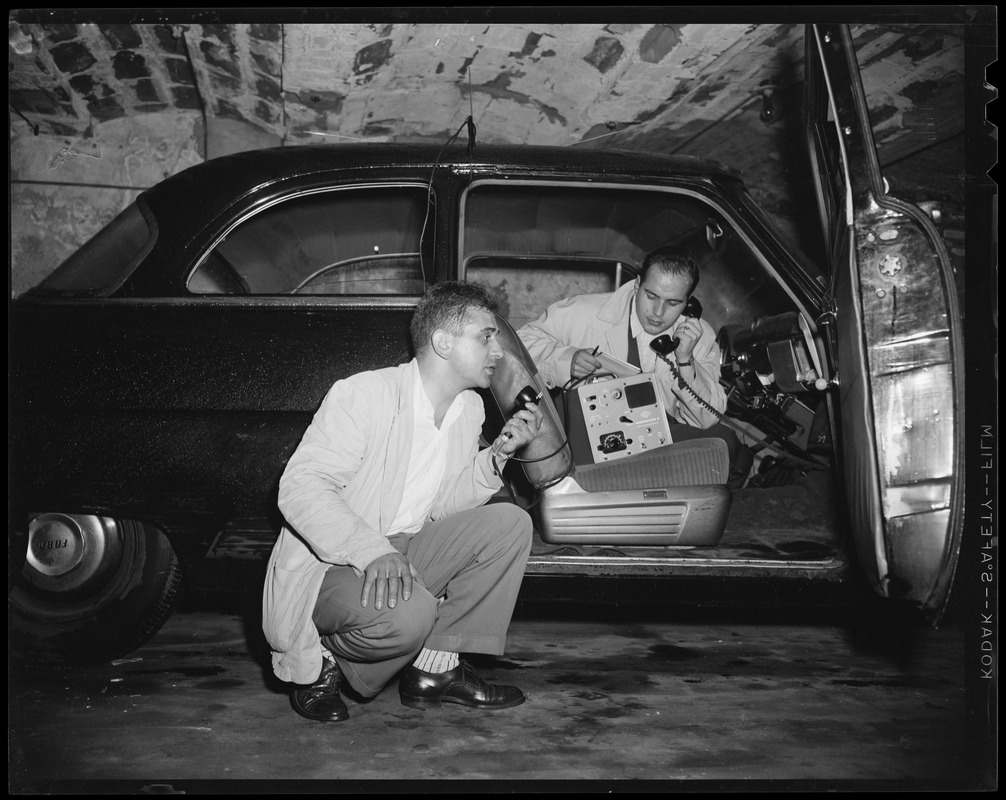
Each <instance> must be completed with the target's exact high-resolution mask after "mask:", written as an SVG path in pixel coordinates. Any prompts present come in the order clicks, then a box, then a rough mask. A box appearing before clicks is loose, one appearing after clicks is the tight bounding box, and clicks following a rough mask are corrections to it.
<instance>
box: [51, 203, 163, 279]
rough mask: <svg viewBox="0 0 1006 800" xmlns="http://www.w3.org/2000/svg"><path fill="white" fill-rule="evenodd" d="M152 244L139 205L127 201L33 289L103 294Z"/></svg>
mask: <svg viewBox="0 0 1006 800" xmlns="http://www.w3.org/2000/svg"><path fill="white" fill-rule="evenodd" d="M153 244H154V235H153V231H152V230H151V228H150V226H149V225H147V221H146V220H145V219H144V217H143V214H142V213H141V212H140V209H139V206H137V205H136V204H135V203H133V204H131V205H129V206H128V207H127V208H126V209H125V210H124V211H123V212H122V213H121V214H119V215H118V216H117V217H116V218H115V219H113V220H112V221H111V222H110V223H108V225H106V226H105V227H104V228H102V229H101V230H100V231H98V233H96V234H95V235H94V236H93V237H92V238H91V239H90V240H88V241H87V242H86V243H85V244H84V245H83V246H82V247H81V248H80V249H79V250H77V251H76V252H75V253H74V254H73V255H72V256H70V257H69V258H68V259H66V261H64V262H63V263H62V264H60V266H59V267H57V268H56V269H55V270H54V271H53V272H52V273H51V274H50V275H49V276H48V277H46V278H45V280H43V281H42V282H41V283H40V284H39V285H38V286H37V287H35V289H34V290H33V292H36V293H40V294H70V295H75V294H80V295H88V296H97V297H105V296H107V295H109V294H111V293H112V292H113V291H114V290H115V289H117V288H118V287H119V286H120V285H122V282H123V281H124V280H125V279H126V278H127V277H128V276H129V273H130V272H132V271H133V269H135V267H136V265H137V264H138V263H139V262H140V259H141V258H142V257H143V256H144V255H145V254H146V253H147V252H149V250H150V248H151V247H152V246H153Z"/></svg>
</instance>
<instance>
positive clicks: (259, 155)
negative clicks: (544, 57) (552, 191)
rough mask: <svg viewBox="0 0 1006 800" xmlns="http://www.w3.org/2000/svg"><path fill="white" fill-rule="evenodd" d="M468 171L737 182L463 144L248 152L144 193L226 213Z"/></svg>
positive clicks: (620, 159) (671, 160) (616, 161)
mask: <svg viewBox="0 0 1006 800" xmlns="http://www.w3.org/2000/svg"><path fill="white" fill-rule="evenodd" d="M435 165H437V166H440V167H462V166H463V167H469V168H471V169H473V170H474V171H477V172H481V173H486V172H502V173H506V172H507V171H508V170H513V171H514V172H521V173H524V172H531V173H535V172H538V173H542V174H549V175H570V176H577V175H584V176H591V177H594V178H597V177H599V176H605V175H609V176H612V177H614V176H616V175H627V176H634V175H639V176H642V175H650V176H666V177H679V178H707V179H708V178H712V179H718V180H719V181H722V182H730V183H733V182H739V180H740V179H739V178H738V177H737V176H735V175H732V174H731V173H729V172H727V171H726V170H725V169H723V168H722V167H719V166H717V165H715V164H712V163H710V162H708V161H703V160H702V159H699V158H695V157H693V156H681V155H673V156H666V155H659V154H654V153H643V152H631V151H625V150H598V149H586V148H577V147H558V146H540V145H495V144H493V145H481V144H480V145H476V146H475V148H474V149H473V151H472V152H471V154H469V152H468V146H467V143H466V142H461V141H458V142H456V143H454V144H452V145H451V146H450V147H444V146H442V145H434V144H386V143H361V144H331V145H297V146H292V147H274V148H267V149H262V150H249V151H246V152H243V153H235V154H232V155H227V156H220V157H218V158H214V159H210V160H209V161H206V162H203V163H202V164H197V165H195V166H192V167H189V168H188V169H186V170H184V171H182V172H180V173H178V174H177V175H174V176H171V177H169V178H166V179H165V180H164V181H162V182H161V183H159V184H157V185H156V186H154V187H153V188H151V189H148V190H147V191H146V193H145V194H146V195H147V198H148V200H149V201H151V202H152V203H153V204H155V205H160V203H161V202H164V201H166V200H167V199H168V198H169V197H170V196H172V195H175V194H176V193H179V192H182V193H184V194H186V195H188V194H189V193H190V192H191V191H192V187H193V184H198V191H199V193H200V198H201V203H202V204H204V205H205V206H206V207H220V206H221V205H226V204H227V203H228V202H230V201H231V200H233V199H234V198H235V197H238V196H240V195H242V194H244V193H245V192H248V191H251V190H252V189H254V188H256V187H258V186H262V185H263V184H267V183H271V182H274V181H276V180H278V179H286V178H297V177H305V176H310V175H312V174H315V173H324V172H327V171H330V170H339V169H342V170H345V169H350V170H364V171H366V170H379V169H385V168H396V167H397V168H402V169H403V170H404V169H412V170H430V169H432V168H433V167H434V166H435Z"/></svg>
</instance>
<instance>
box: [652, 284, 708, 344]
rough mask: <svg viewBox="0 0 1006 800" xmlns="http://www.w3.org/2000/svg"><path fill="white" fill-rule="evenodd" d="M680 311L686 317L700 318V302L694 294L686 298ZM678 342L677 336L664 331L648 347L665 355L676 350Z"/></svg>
mask: <svg viewBox="0 0 1006 800" xmlns="http://www.w3.org/2000/svg"><path fill="white" fill-rule="evenodd" d="M681 313H682V314H683V315H684V316H686V317H691V318H692V319H701V318H702V303H700V302H699V300H698V298H697V297H695V295H692V296H691V297H689V298H688V302H686V303H685V308H684V310H683V311H682V312H681ZM679 344H680V342H679V341H678V337H677V336H675V337H674V338H673V339H672V338H671V336H670V334H668V333H665V334H663V335H662V336H658V337H657V338H656V339H654V340H653V341H652V342H650V348H651V349H652V350H654V351H655V352H657V353H659V354H660V355H662V356H666V355H668V354H670V353H673V352H674V351H675V350H677V349H678V345H679Z"/></svg>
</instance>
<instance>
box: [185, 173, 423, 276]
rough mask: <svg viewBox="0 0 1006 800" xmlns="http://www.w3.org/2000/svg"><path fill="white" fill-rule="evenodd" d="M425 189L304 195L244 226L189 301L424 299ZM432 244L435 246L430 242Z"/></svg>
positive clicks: (209, 260)
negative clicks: (214, 297) (197, 297)
mask: <svg viewBox="0 0 1006 800" xmlns="http://www.w3.org/2000/svg"><path fill="white" fill-rule="evenodd" d="M429 202H430V201H429V193H428V190H427V188H426V187H424V186H405V187H403V186H393V187H375V186H370V187H360V188H355V187H354V188H346V189H338V190H330V191H323V192H313V193H310V194H301V195H298V196H296V197H294V198H291V199H288V200H285V201H283V202H279V203H274V204H272V205H270V206H268V207H267V208H265V209H263V210H262V211H260V212H258V213H256V214H254V215H252V216H250V217H247V218H245V219H244V220H242V221H241V222H239V223H238V224H237V225H235V226H234V227H233V228H232V229H231V230H229V231H228V232H227V233H226V234H225V235H224V236H223V237H222V238H221V239H219V240H218V241H217V243H216V244H215V245H214V247H213V248H212V249H211V250H210V251H209V252H207V253H206V255H205V256H204V257H203V258H202V259H201V261H200V263H199V265H198V266H197V267H196V269H195V270H194V271H193V273H192V275H191V276H190V278H189V281H188V284H187V285H188V289H189V291H190V292H192V293H194V294H224V295H244V294H251V295H277V294H281V295H282V294H311V295H374V294H377V295H421V294H422V293H423V291H424V288H425V286H426V281H427V280H428V279H429V275H427V274H425V273H430V274H432V242H431V241H430V242H427V243H426V244H425V252H424V248H423V247H422V246H421V242H423V234H424V231H426V232H427V233H430V232H431V231H432V229H433V225H432V224H431V222H430V220H431V219H432V215H430V218H429V219H428V217H427V208H428V205H429ZM429 239H430V240H432V234H430V236H429Z"/></svg>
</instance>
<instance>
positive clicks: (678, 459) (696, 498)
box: [489, 315, 733, 547]
mask: <svg viewBox="0 0 1006 800" xmlns="http://www.w3.org/2000/svg"><path fill="white" fill-rule="evenodd" d="M496 327H497V328H498V329H499V333H498V334H497V339H498V341H499V343H500V346H501V347H502V349H503V353H504V355H503V358H502V359H500V362H499V363H498V364H497V366H496V370H495V372H494V374H493V378H492V381H491V384H490V387H489V390H490V394H491V395H492V398H493V400H494V401H495V403H496V406H497V409H498V410H499V412H500V414H501V416H502V417H503V418H504V419H506V418H508V417H509V416H510V415H512V413H513V411H514V408H513V406H514V399H515V398H516V397H517V395H518V394H519V393H520V391H521V389H523V388H524V387H525V386H532V387H533V388H534V389H535V390H536V391H538V392H541V393H542V399H541V402H540V404H539V405H540V407H541V409H542V412H543V414H544V422H543V425H542V429H541V431H540V432H539V435H538V436H537V437H536V438H535V439H534V441H532V442H530V443H529V444H528V445H526V446H525V447H524V448H523V449H522V450H521V451H519V452H518V453H517V455H518V456H519V457H520V458H522V459H537V460H532V461H524V462H522V463H521V466H522V467H523V469H524V474H525V475H526V476H527V479H528V481H529V482H530V483H531V485H532V486H533V487H534V488H535V489H536V490H538V491H540V492H542V498H541V502H540V503H539V504H538V506H537V508H536V513H537V516H538V520H537V522H538V529H539V532H540V534H541V538H542V539H543V540H544V541H546V542H548V543H549V544H593V545H609V544H610V545H644V546H670V547H673V546H677V547H696V546H704V547H708V546H713V545H715V544H717V543H718V542H719V540H720V538H721V537H722V535H723V530H724V528H725V527H726V521H727V514H728V513H729V511H730V504H731V501H732V499H733V496H732V494H731V492H730V489H729V487H727V485H726V481H727V477H728V474H729V456H728V452H727V446H726V443H725V442H724V441H723V440H721V439H713V438H710V439H695V440H691V441H687V442H680V443H677V444H669V445H666V446H664V447H659V448H656V449H653V450H650V451H648V452H646V453H641V454H639V455H634V456H630V457H628V458H624V459H621V460H619V461H611V462H606V463H601V464H593V463H588V462H589V461H590V460H591V459H589V458H584V457H583V456H584V454H574V453H573V450H572V446H571V444H570V441H569V440H568V439H567V437H566V432H565V430H564V429H563V425H562V423H561V421H560V417H559V413H558V411H557V410H556V407H555V404H554V403H553V402H552V398H551V396H550V395H549V392H548V388H547V387H546V385H545V382H544V380H542V378H541V376H540V375H539V374H538V369H537V367H536V366H535V364H534V361H533V360H532V359H531V356H530V355H529V354H528V352H527V349H526V348H525V347H524V343H523V342H521V340H520V337H518V336H517V332H516V331H515V330H514V329H513V327H512V326H511V325H510V323H509V322H507V320H505V319H503V318H502V317H500V316H498V315H497V317H496ZM574 438H575V437H574Z"/></svg>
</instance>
